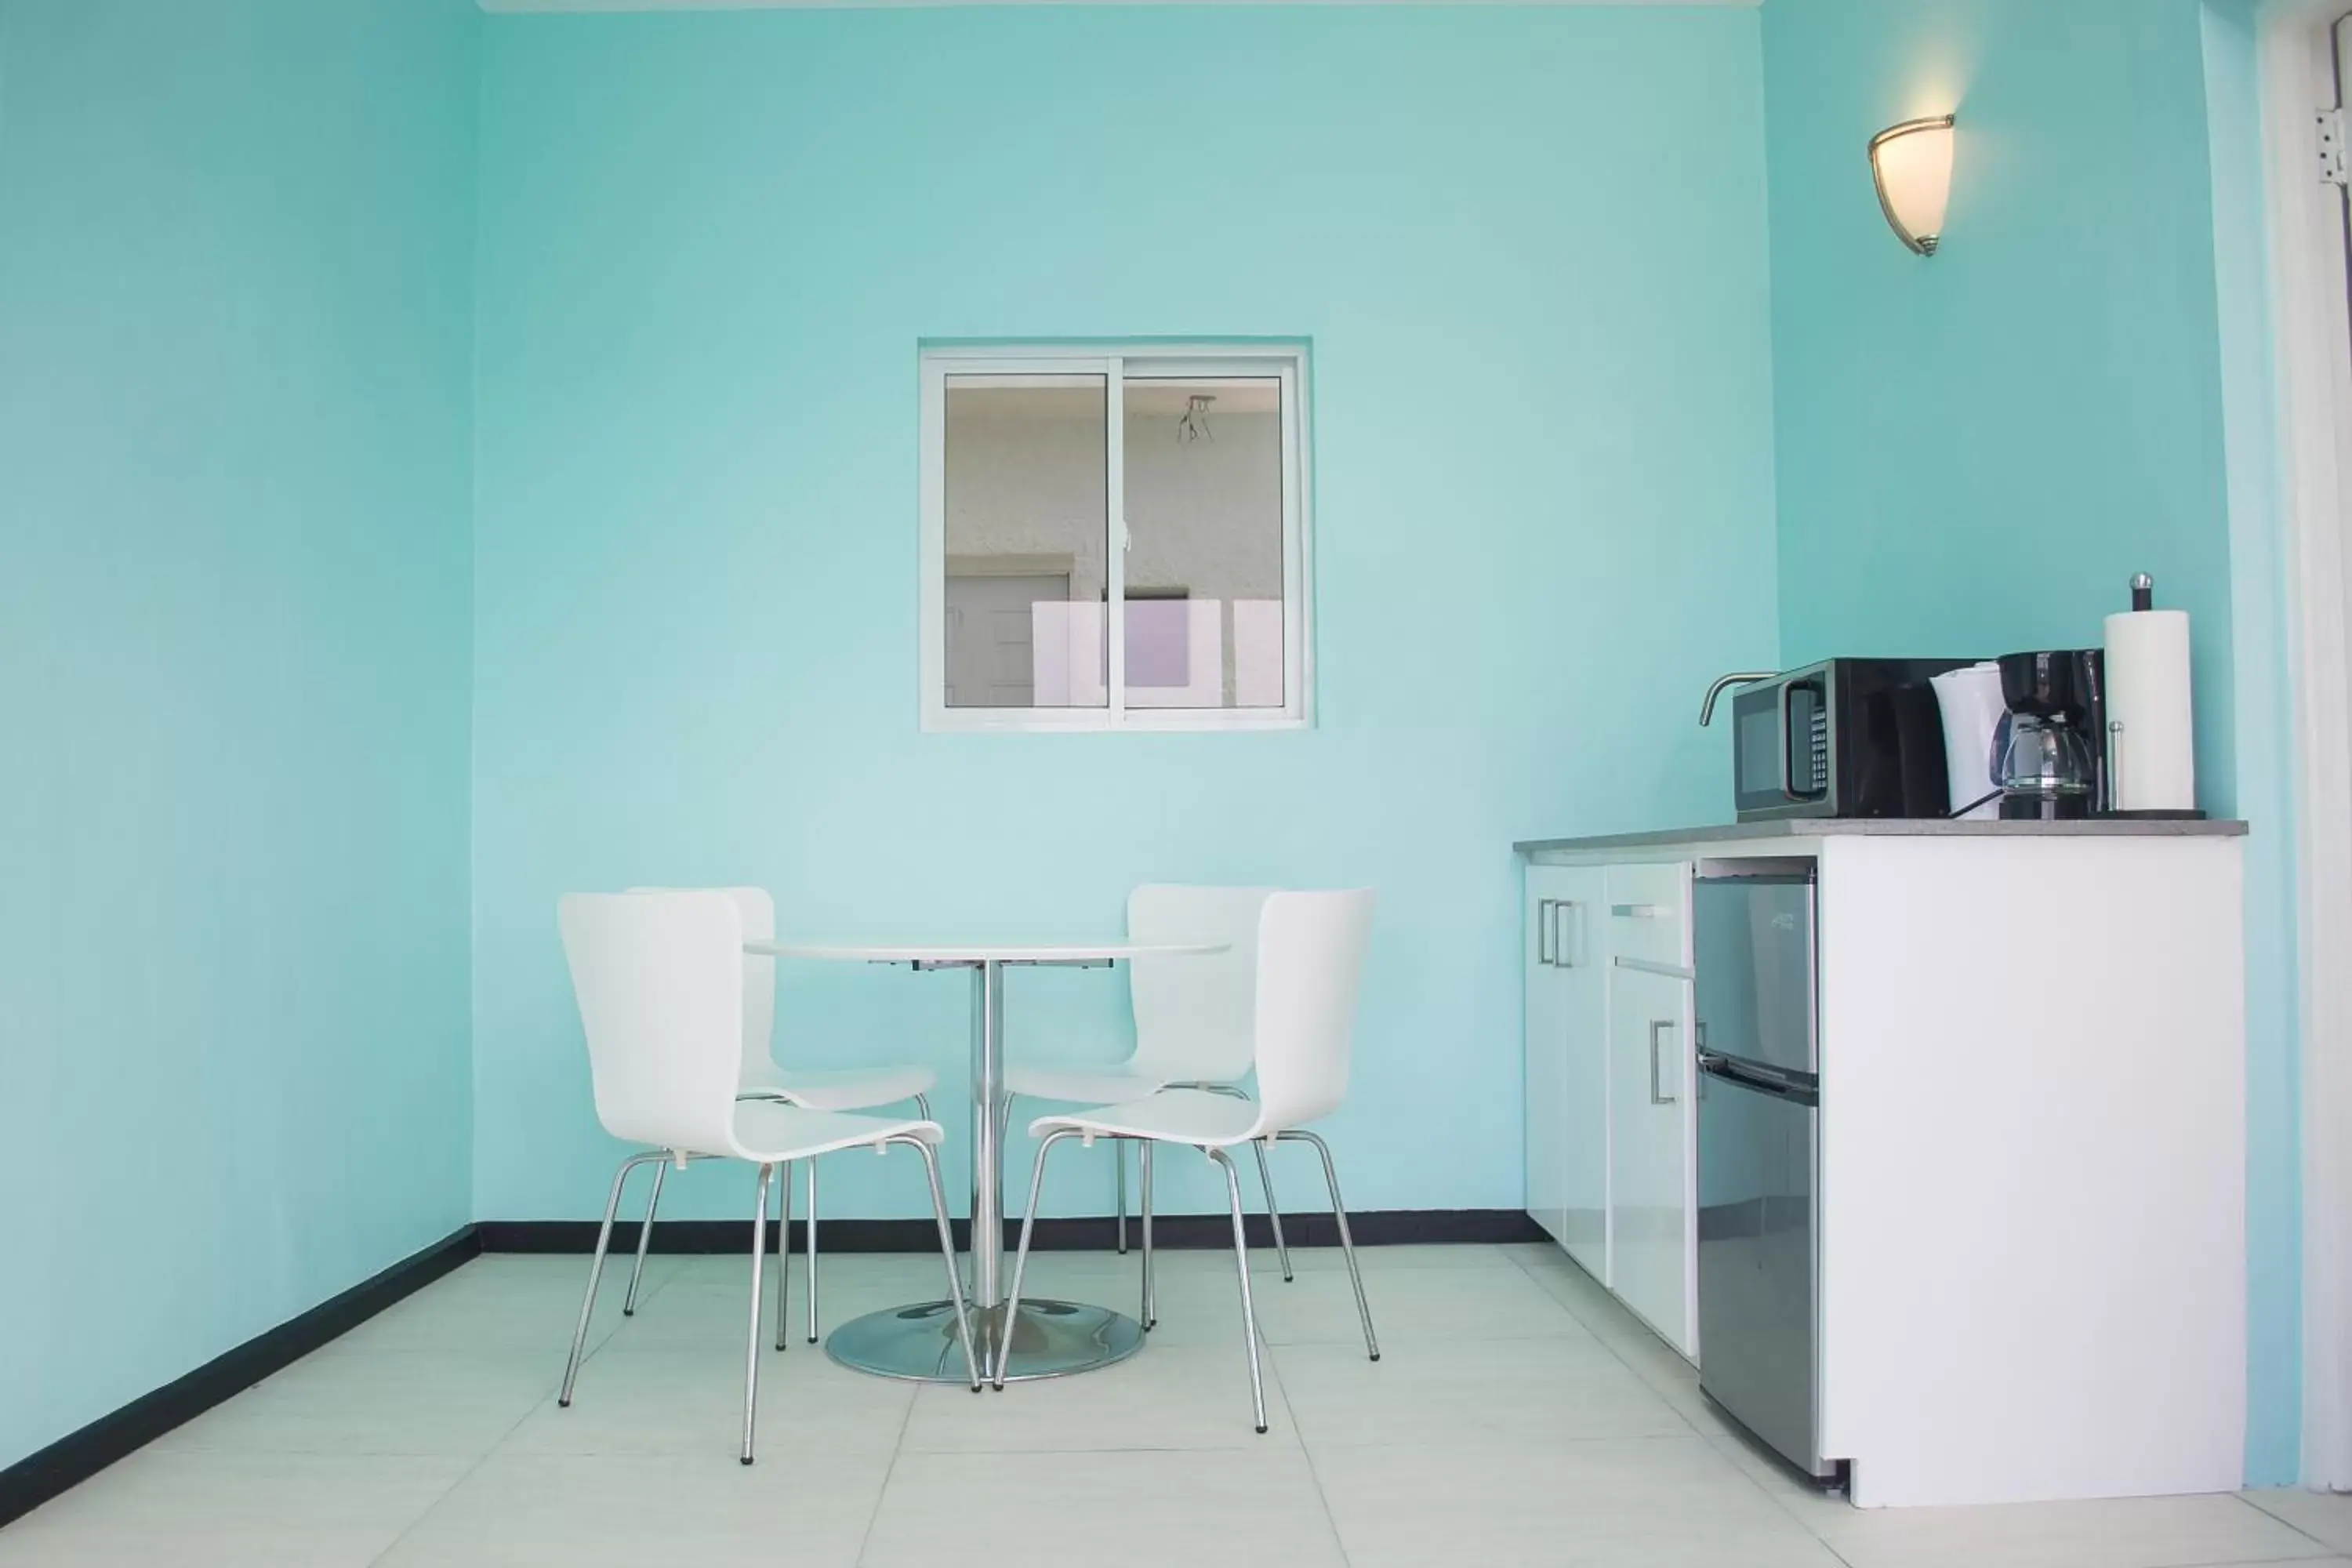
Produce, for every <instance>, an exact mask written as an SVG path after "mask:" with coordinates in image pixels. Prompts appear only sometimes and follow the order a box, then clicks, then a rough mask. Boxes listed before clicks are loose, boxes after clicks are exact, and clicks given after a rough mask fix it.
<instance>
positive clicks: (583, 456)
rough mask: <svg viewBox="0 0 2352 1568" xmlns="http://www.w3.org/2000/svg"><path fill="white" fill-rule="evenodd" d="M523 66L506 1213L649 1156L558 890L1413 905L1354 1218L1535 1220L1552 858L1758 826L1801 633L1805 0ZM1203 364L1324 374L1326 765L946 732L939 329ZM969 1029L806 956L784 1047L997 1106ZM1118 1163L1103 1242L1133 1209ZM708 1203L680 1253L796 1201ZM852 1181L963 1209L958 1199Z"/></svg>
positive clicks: (495, 320) (1132, 26)
mask: <svg viewBox="0 0 2352 1568" xmlns="http://www.w3.org/2000/svg"><path fill="white" fill-rule="evenodd" d="M485 48H486V65H485V71H486V89H485V96H484V103H485V119H484V122H483V129H482V137H483V153H482V164H481V183H482V211H483V214H484V223H483V230H482V235H481V241H480V245H481V264H480V270H479V293H478V334H479V336H478V352H479V374H478V384H477V395H478V409H479V424H478V478H479V490H478V495H479V507H478V517H477V535H476V565H477V575H476V585H475V592H476V635H477V649H476V661H477V663H476V668H477V685H476V715H475V747H476V769H475V785H476V845H477V858H476V873H477V875H476V882H475V917H476V946H475V993H474V996H475V1025H476V1040H477V1049H476V1059H475V1073H476V1097H477V1105H478V1116H479V1121H480V1128H481V1136H480V1139H479V1142H478V1165H477V1194H478V1210H479V1212H480V1213H482V1214H484V1215H497V1216H499V1217H511V1218H537V1217H542V1216H553V1215H589V1214H593V1213H594V1212H596V1211H597V1209H598V1208H599V1206H600V1205H601V1203H602V1200H603V1197H604V1187H605V1183H606V1181H607V1180H608V1178H609V1175H610V1173H611V1169H612V1165H613V1163H614V1159H615V1157H616V1155H617V1154H618V1152H619V1150H618V1146H617V1145H615V1144H614V1143H612V1142H609V1141H607V1140H606V1139H604V1137H603V1136H602V1135H601V1134H600V1133H599V1132H598V1131H596V1129H595V1122H594V1118H593V1112H592V1110H591V1107H590V1104H589V1098H588V1085H587V1075H586V1073H585V1072H584V1071H583V1047H582V1045H581V1041H580V1036H579V1025H578V1020H577V1016H576V1014H575V1012H574V1009H573V1007H572V1000H571V996H570V993H569V990H568V986H567V983H566V979H565V974H564V970H563V963H562V953H561V951H560V949H559V947H558V944H557V942H556V938H555V931H554V918H553V914H554V905H555V900H556V897H557V895H558V894H559V893H561V892H562V891H564V890H566V889H575V888H600V887H601V888H612V887H619V886H623V885H625V884H628V883H632V882H641V881H656V880H658V881H671V882H717V881H723V880H731V879H746V880H751V881H758V882H761V883H765V884H766V885H768V886H769V887H771V888H772V889H775V891H776V893H777V895H778V899H779V901H780V903H781V905H782V917H781V919H782V925H783V926H784V928H785V929H786V930H787V931H794V932H801V933H809V934H818V933H822V934H828V935H835V934H838V935H852V934H861V933H866V934H881V933H891V932H908V931H916V932H933V931H938V932H955V931H961V932H973V931H978V932H988V933H997V934H1003V935H1006V936H1014V935H1021V934H1026V933H1033V932H1045V933H1049V934H1050V933H1072V934H1084V933H1087V932H1098V931H1104V930H1108V929H1113V928H1115V927H1116V925H1117V923H1118V919H1119V914H1120V909H1121V904H1122V900H1123V898H1124V895H1125V892H1126V889H1128V887H1129V885H1130V884H1132V883H1134V882H1137V881H1139V880H1144V879H1202V880H1239V881H1269V882H1281V883H1288V884H1292V885H1307V886H1312V885H1318V884H1320V885H1329V884H1340V883H1368V884H1371V885H1374V886H1376V887H1378V888H1379V889H1381V897H1382V905H1381V914H1380V920H1379V926H1378V931H1377V935H1376V937H1375V943H1374V952H1373V955H1372V959H1371V965H1370V977H1369V980H1368V983H1367V987H1366V995H1365V1000H1364V1008H1363V1019H1364V1024H1363V1027H1362V1029H1361V1030H1360V1036H1359V1040H1358V1063H1359V1070H1358V1076H1357V1078H1356V1080H1355V1086H1354V1089H1353V1091H1352V1094H1351V1097H1350V1100H1349V1103H1348V1105H1347V1107H1346V1109H1345V1110H1343V1112H1342V1113H1340V1114H1339V1116H1338V1117H1336V1118H1335V1119H1334V1120H1333V1121H1332V1123H1331V1127H1330V1131H1331V1135H1332V1140H1333V1142H1334V1144H1335V1145H1336V1147H1337V1151H1338V1153H1339V1158H1340V1160H1341V1162H1342V1165H1341V1168H1342V1171H1343V1172H1344V1173H1345V1176H1346V1179H1347V1181H1348V1183H1349V1201H1350V1202H1351V1203H1352V1204H1354V1205H1360V1206H1363V1207H1369V1208H1399V1207H1419V1208H1478V1207H1492V1208H1517V1207H1518V1206H1519V1205H1520V1204H1521V1202H1522V1195H1523V1177H1522V1166H1521V1157H1520V1126H1519V1117H1520V1110H1519V1104H1520V1097H1519V1073H1520V1068H1519V1041H1518V990H1519V982H1518V971H1517V962H1516V954H1517V898H1516V892H1515V887H1516V878H1517V868H1516V866H1515V865H1514V862H1513V858H1512V856H1511V853H1510V849H1509V846H1510V843H1511V841H1512V840H1513V839H1514V838H1518V837H1535V836H1538V835H1549V834H1558V833H1562V832H1571V831H1601V830H1606V829H1611V828H1619V827H1633V826H1656V825H1664V824H1667V823H1672V822H1676V821H1692V820H1700V819H1704V818H1706V817H1710V816H1716V815H1718V814H1719V813H1720V812H1721V810H1722V808H1723V788H1724V778H1725V776H1726V773H1727V762H1726V760H1725V758H1724V756H1723V753H1722V750H1721V747H1722V746H1723V744H1724V741H1723V734H1722V731H1720V729H1718V730H1717V731H1715V732H1713V733H1702V731H1699V730H1698V729H1697V728H1696V725H1695V723H1694V720H1695V717H1696V703H1697V700H1698V696H1699V693H1700V690H1701V689H1702V687H1703V686H1704V684H1705V682H1706V679H1707V678H1708V677H1710V676H1712V675H1713V674H1715V673H1717V672H1718V671H1720V670H1723V669H1727V668H1736V667H1739V666H1744V665H1748V664H1752V663H1754V662H1756V661H1759V660H1761V661H1764V662H1766V663H1768V664H1769V662H1770V661H1771V660H1772V658H1774V657H1775V655H1776V652H1777V642H1778V638H1777V633H1776V629H1775V626H1774V608H1773V604H1772V595H1771V593H1770V590H1769V584H1771V582H1772V581H1773V570H1774V568H1773V548H1774V545H1773V535H1772V514H1771V494H1772V475H1771V450H1770V446H1771V433H1770V424H1769V408H1770V380H1769V378H1770V366H1769V341H1768V317H1767V278H1766V251H1765V246H1766V238H1765V219H1764V171H1763V162H1762V150H1761V148H1760V147H1759V145H1758V142H1757V139H1756V134H1755V132H1756V127H1757V125H1758V124H1759V122H1760V119H1761V116H1762V112H1763V110H1762V102H1761V96H1760V94H1761V89H1762V73H1761V69H1760V62H1759V32H1758V18H1757V16H1756V14H1755V13H1754V12H1753V11H1746V10H1715V9H1703V10H1689V9H1678V8H1672V7H1664V8H1640V9H1623V10H1614V9H1594V8H1586V7H1568V8H1559V9H1529V8H1497V9H1467V10H1464V9H1449V10H1437V11H1422V10H1412V9H1392V8H1329V7H1302V8H1280V9H1271V8H1269V9H1260V8H1257V7H1207V8H1187V9H1172V8H1170V9H1160V8H1149V7H1105V8H1096V7H1084V8H1080V7H1043V8H1035V9H1027V10H993V9H949V10H932V11H887V10H885V11H854V12H763V13H734V14H727V15H704V16H692V17H681V16H666V17H665V16H629V17H622V16H564V17H547V16H533V17H505V18H492V19H490V21H489V23H488V38H487V42H486V46H485ZM1155 334H1173V335H1187V334H1202V335H1218V336H1224V335H1248V334H1258V335H1278V336H1292V337H1305V338H1307V339H1309V340H1311V342H1312V347H1313V353H1314V374H1315V394H1316V404H1315V408H1314V418H1315V431H1314V439H1315V458H1316V464H1317V488H1318V496H1317V500H1318V510H1317V514H1316V518H1315V527H1316V535H1315V550H1316V557H1317V560H1316V575H1317V584H1316V586H1317V600H1316V615H1317V657H1318V671H1319V691H1318V698H1319V719H1318V724H1317V726H1316V728H1314V729H1313V730H1312V731H1307V732H1303V733H1286V734H1259V735H1202V734H1192V735H1156V736H1147V735H1088V736H948V735H923V734H919V733H918V732H917V729H916V678H915V658H916V624H915V605H916V575H915V574H916V563H915V555H916V473H915V463H914V454H915V440H916V375H915V369H916V350H917V344H918V343H919V341H920V340H923V339H925V338H935V337H949V338H952V337H997V336H1008V337H1021V336H1074V335H1075V336H1087V335H1099V336H1113V337H1117V336H1132V335H1155ZM966 994H967V993H966V986H965V982H964V981H963V979H962V978H961V976H959V975H954V974H936V975H926V976H920V977H917V976H910V975H908V974H907V973H903V972H900V971H895V970H869V969H866V968H863V967H855V968H831V969H824V968H820V967H818V966H811V965H788V966H786V973H785V977H784V980H783V991H782V1002H781V1011H782V1029H783V1031H784V1039H785V1047H784V1048H785V1052H786V1054H787V1055H788V1056H791V1055H799V1056H803V1057H804V1058H806V1059H810V1060H818V1061H822V1060H854V1059H865V1058H882V1057H885V1056H889V1055H902V1056H906V1057H911V1058H918V1059H921V1060H925V1061H929V1062H932V1063H935V1064H937V1065H938V1066H939V1068H940V1070H941V1072H942V1073H943V1074H944V1075H945V1076H946V1077H947V1078H948V1079H949V1080H950V1083H952V1084H956V1085H959V1086H960V1085H961V1079H962V1075H963V1070H964V1069H963V1064H964V1062H965V1061H966V1059H967V1058H966V1048H965V1037H966V1028H967V1017H968V1012H967V1003H966ZM1120 994H1121V989H1120V982H1119V981H1118V979H1117V978H1116V977H1114V976H1108V975H1100V974H1083V973H1021V974H1016V975H1015V976H1014V977H1013V982H1012V987H1011V1017H1012V1027H1013V1044H1014V1048H1015V1049H1021V1048H1024V1047H1026V1048H1029V1049H1032V1050H1038V1049H1044V1048H1046V1047H1049V1046H1051V1047H1055V1048H1060V1049H1063V1050H1066V1052H1068V1053H1069V1054H1072V1055H1087V1056H1093V1057H1097V1058H1108V1057H1110V1056H1114V1055H1117V1054H1118V1052H1119V1051H1120V1049H1121V1048H1122V1047H1121V1043H1120V1042H1119V1040H1118V1038H1117V1030H1118V997H1119V996H1120ZM959 1100H961V1090H960V1088H959V1089H956V1090H951V1092H950V1097H949V1100H948V1103H949V1104H950V1105H953V1104H955V1103H956V1102H957V1101H959ZM1433 1129H1442V1130H1443V1131H1442V1135H1441V1136H1434V1137H1433V1136H1431V1130H1433ZM963 1147H964V1141H963V1139H962V1137H961V1130H959V1131H958V1135H957V1137H956V1139H955V1141H954V1144H953V1147H952V1150H951V1156H952V1158H954V1159H956V1160H958V1161H961V1158H962V1157H963ZM1284 1158H1285V1160H1286V1161H1287V1160H1288V1158H1289V1154H1288V1152H1286V1153H1285V1156H1284ZM1027 1159H1028V1150H1027V1147H1026V1146H1025V1145H1023V1146H1021V1147H1019V1148H1017V1149H1016V1151H1015V1153H1014V1161H1015V1168H1016V1169H1017V1170H1019V1171H1023V1172H1025V1171H1026V1169H1027ZM1162 1170H1163V1174H1164V1179H1165V1183H1166V1185H1167V1187H1168V1188H1169V1189H1170V1190H1169V1191H1168V1193H1167V1194H1166V1196H1167V1199H1168V1201H1169V1202H1170V1204H1171V1205H1172V1206H1176V1207H1195V1206H1205V1205H1207V1204H1208V1203H1209V1202H1211V1201H1213V1199H1212V1189H1211V1188H1210V1186H1209V1185H1208V1181H1207V1175H1208V1173H1207V1172H1206V1170H1205V1169H1204V1168H1202V1167H1200V1166H1199V1163H1197V1162H1192V1161H1178V1162H1167V1163H1163V1166H1162ZM1279 1175H1280V1178H1281V1179H1282V1180H1283V1181H1284V1182H1285V1183H1286V1184H1287V1185H1288V1187H1289V1190H1290V1191H1292V1192H1293V1193H1295V1194H1298V1198H1299V1201H1302V1202H1304V1201H1307V1194H1310V1193H1313V1192H1314V1191H1315V1190H1316V1188H1317V1186H1318V1181H1317V1178H1316V1176H1315V1175H1314V1174H1312V1173H1310V1167H1309V1165H1308V1164H1307V1163H1305V1162H1301V1163H1297V1164H1289V1163H1286V1164H1285V1165H1284V1166H1283V1167H1282V1169H1281V1171H1280V1173H1279ZM690 1177H691V1179H690V1180H689V1181H688V1182H686V1183H684V1184H681V1187H680V1188H679V1189H674V1190H676V1191H677V1197H678V1199H679V1202H678V1205H677V1212H678V1213H681V1214H685V1213H693V1212H701V1213H706V1214H730V1215H731V1214H735V1213H738V1212H740V1210H741V1209H742V1208H743V1206H744V1205H746V1203H747V1202H748V1197H749V1188H748V1184H747V1183H746V1182H745V1181H744V1179H743V1177H742V1175H741V1173H732V1174H730V1173H726V1172H723V1171H719V1170H706V1169H698V1170H696V1171H694V1172H692V1173H690ZM1063 1177H1064V1179H1063V1180H1062V1181H1061V1182H1059V1183H1057V1184H1054V1185H1052V1187H1051V1188H1050V1190H1049V1192H1048V1194H1047V1205H1046V1206H1047V1207H1048V1208H1049V1209H1056V1210H1071V1209H1085V1210H1087V1211H1090V1212H1097V1213H1099V1212H1102V1211H1103V1209H1104V1208H1105V1207H1106V1205H1107V1200H1108V1163H1107V1155H1106V1154H1105V1152H1102V1151H1100V1150H1097V1151H1093V1152H1087V1153H1084V1154H1080V1155H1076V1156H1073V1158H1072V1159H1071V1160H1070V1162H1069V1163H1067V1165H1066V1167H1065V1169H1064V1171H1063ZM831 1180H832V1183H833V1187H832V1194H833V1195H832V1197H831V1199H830V1200H829V1206H830V1208H831V1209H832V1211H833V1212H835V1213H839V1214H845V1215H846V1214H911V1213H915V1212H919V1204H920V1201H921V1200H920V1198H919V1192H920V1183H919V1178H916V1177H914V1175H913V1173H912V1171H911V1169H909V1168H904V1167H898V1168H894V1167H893V1166H891V1165H888V1164H885V1163H882V1162H878V1161H874V1160H870V1159H869V1160H866V1161H855V1162H846V1163H842V1164H841V1165H840V1168H839V1170H838V1171H837V1173H833V1174H832V1176H831ZM666 1204H667V1200H666Z"/></svg>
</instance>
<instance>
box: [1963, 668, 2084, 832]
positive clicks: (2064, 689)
mask: <svg viewBox="0 0 2352 1568" xmlns="http://www.w3.org/2000/svg"><path fill="white" fill-rule="evenodd" d="M2106 673H2107V672H2106V656H2105V654H2104V653H2102V652H2101V651H2100V650H2099V649H2097V648H2095V647H2089V648H2045V649H2042V650H2041V651H2039V652H2034V653H2011V654H2004V655H2002V656H2001V658H2000V695H2001V700H2002V701H2004V702H2005V703H2006V704H2007V705H2008V707H2009V712H2008V714H2007V715H2006V716H2004V717H2003V718H2002V720H2001V721H2000V726H1999V727H1998V728H1997V729H1996V730H1995V731H1993V741H1992V776H1993V781H1994V782H1995V783H1996V784H2000V814H2001V816H2004V817H2008V818H2011V819H2017V820H2026V821H2035V820H2039V821H2053V820H2063V819H2067V818H2073V817H2084V816H2099V815H2101V814H2102V813H2104V812H2105V811H2106V810H2107V809H2108V807H2109V806H2110V805H2111V804H2112V802H2111V801H2110V800H2109V798H2108V793H2107V760H2106V743H2105V742H2106V734H2107V679H2106Z"/></svg>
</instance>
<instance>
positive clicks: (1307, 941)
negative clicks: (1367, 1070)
mask: <svg viewBox="0 0 2352 1568" xmlns="http://www.w3.org/2000/svg"><path fill="white" fill-rule="evenodd" d="M1375 897H1376V895H1375V894H1374V893H1373V891H1372V889H1370V888H1359V889H1352V890H1349V891H1345V892H1312V893H1287V892H1286V893H1275V894H1272V895H1270V896H1269V897H1268V898H1267V899H1266V900H1265V911H1264V912H1263V913H1262V914H1261V915H1260V916H1259V918H1258V938H1257V1102H1258V1121H1257V1125H1258V1128H1259V1130H1260V1131H1264V1132H1274V1131H1282V1130H1284V1129H1286V1128H1291V1127H1297V1126H1300V1125H1302V1124H1304V1123H1306V1122H1309V1121H1314V1120H1316V1119H1317V1118H1318V1117H1321V1116H1327V1115H1328V1114H1330V1113H1331V1112H1332V1111H1333V1110H1337V1109H1339V1102H1340V1100H1343V1099H1345V1098H1346V1097H1347V1093H1348V1063H1349V1054H1350V1050H1351V1044H1352V1040H1351V1037H1352V1036H1353V1034H1354V1030H1355V1021H1356V994H1357V992H1358V991H1359V990H1360V988H1361V984H1362V979H1363V973H1364V949H1365V947H1366V946H1367V945H1368V944H1369V943H1370V940H1371V934H1372V905H1373V903H1374V901H1375Z"/></svg>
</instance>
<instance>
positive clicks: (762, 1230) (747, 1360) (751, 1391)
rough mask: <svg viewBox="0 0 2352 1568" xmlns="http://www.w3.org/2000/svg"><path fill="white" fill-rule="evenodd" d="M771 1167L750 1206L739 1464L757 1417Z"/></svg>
mask: <svg viewBox="0 0 2352 1568" xmlns="http://www.w3.org/2000/svg"><path fill="white" fill-rule="evenodd" d="M775 1173H776V1168H775V1167H774V1166H773V1165H762V1166H761V1167H760V1186H759V1194H758V1196H757V1198H756V1199H755V1201H754V1202H753V1203H752V1205H751V1341H750V1343H749V1344H747V1345H746V1346H745V1347H744V1354H743V1456H742V1458H743V1463H745V1464H747V1465H748V1464H750V1463H751V1428H752V1426H753V1424H754V1423H755V1422H756V1421H757V1420H758V1418H759V1415H760V1308H761V1305H762V1304H763V1303H762V1302H761V1296H760V1265H761V1261H762V1260H763V1259H765V1258H766V1257H767V1255H768V1181H769V1178H771V1177H772V1176H773V1175H774V1174H775Z"/></svg>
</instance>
